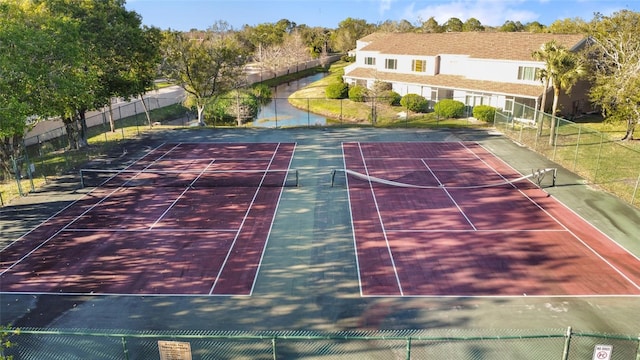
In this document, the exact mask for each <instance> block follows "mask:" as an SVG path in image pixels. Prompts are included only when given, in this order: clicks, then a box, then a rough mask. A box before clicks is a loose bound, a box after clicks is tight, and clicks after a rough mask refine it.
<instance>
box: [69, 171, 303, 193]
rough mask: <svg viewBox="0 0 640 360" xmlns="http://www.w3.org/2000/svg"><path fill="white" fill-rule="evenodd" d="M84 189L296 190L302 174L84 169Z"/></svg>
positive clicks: (81, 184) (82, 184)
mask: <svg viewBox="0 0 640 360" xmlns="http://www.w3.org/2000/svg"><path fill="white" fill-rule="evenodd" d="M80 186H81V187H83V188H84V187H116V188H117V187H181V188H187V187H191V188H209V187H260V186H262V187H296V186H298V170H297V169H285V170H219V171H193V170H105V169H81V170H80Z"/></svg>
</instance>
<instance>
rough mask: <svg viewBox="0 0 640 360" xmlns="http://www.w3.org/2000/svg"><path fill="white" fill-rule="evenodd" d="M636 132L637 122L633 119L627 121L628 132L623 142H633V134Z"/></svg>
mask: <svg viewBox="0 0 640 360" xmlns="http://www.w3.org/2000/svg"><path fill="white" fill-rule="evenodd" d="M635 130H636V121H635V120H634V119H632V118H629V119H627V132H626V133H625V134H624V136H623V137H622V139H621V140H624V141H626V140H633V132H634V131H635Z"/></svg>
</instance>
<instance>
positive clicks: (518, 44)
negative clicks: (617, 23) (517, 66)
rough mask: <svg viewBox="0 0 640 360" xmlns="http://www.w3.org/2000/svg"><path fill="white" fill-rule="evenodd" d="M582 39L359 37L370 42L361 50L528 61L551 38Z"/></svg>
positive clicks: (569, 42)
mask: <svg viewBox="0 0 640 360" xmlns="http://www.w3.org/2000/svg"><path fill="white" fill-rule="evenodd" d="M585 39H586V38H585V36H584V35H580V34H542V33H523V32H454V33H374V34H371V35H368V36H365V37H364V38H362V39H360V40H361V41H364V42H369V44H367V45H366V46H364V47H363V48H362V49H360V50H364V51H378V52H380V53H383V54H397V55H423V56H436V55H441V54H458V55H468V56H471V57H473V58H479V59H502V60H521V61H522V60H524V61H531V60H533V59H532V58H531V53H532V52H533V51H534V50H538V49H539V48H540V46H542V45H543V44H544V43H547V42H549V41H551V40H555V41H556V42H558V43H559V44H561V45H564V46H565V47H567V48H568V49H575V48H578V47H579V46H580V45H581V44H582V43H583V41H584V40H585Z"/></svg>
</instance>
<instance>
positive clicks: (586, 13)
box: [125, 0, 640, 31]
mask: <svg viewBox="0 0 640 360" xmlns="http://www.w3.org/2000/svg"><path fill="white" fill-rule="evenodd" d="M125 7H126V8H127V9H128V10H133V11H135V12H137V13H138V14H140V15H141V16H142V22H143V24H144V25H148V26H155V27H158V28H160V29H172V30H180V31H187V30H190V29H199V30H205V29H207V28H209V27H210V26H211V25H213V24H214V23H217V22H219V21H220V20H224V21H226V22H227V23H229V24H230V25H231V26H232V27H233V28H234V29H236V30H239V29H241V28H242V27H243V26H244V25H250V26H255V25H258V24H262V23H275V22H277V21H278V20H281V19H287V20H289V21H291V22H294V23H296V24H298V25H302V24H305V25H307V26H310V27H315V26H321V27H326V28H330V29H335V28H337V27H338V24H339V23H340V22H341V21H343V20H345V19H347V18H353V19H361V20H366V21H367V22H368V23H372V24H378V23H382V22H384V21H386V20H395V21H400V20H407V21H409V22H410V23H412V24H414V25H416V24H419V23H420V22H421V21H425V20H427V19H429V18H430V17H432V16H433V17H434V18H435V19H436V20H437V21H438V23H439V24H442V23H444V22H445V21H447V20H448V19H450V18H452V17H456V18H458V19H460V20H462V21H463V22H464V21H466V20H467V19H469V18H471V17H473V18H476V19H478V20H480V22H481V23H482V24H483V25H490V26H500V25H502V24H504V22H505V21H506V20H512V21H520V22H521V23H522V24H526V23H528V22H532V21H538V22H540V23H542V24H544V25H550V24H551V23H552V22H553V21H555V20H558V19H566V18H576V17H579V18H582V19H583V20H585V21H589V20H591V19H592V18H593V14H594V13H595V12H599V13H601V14H604V15H611V14H612V13H613V12H615V11H619V10H623V9H627V10H632V11H636V12H640V1H638V0H127V2H126V5H125Z"/></svg>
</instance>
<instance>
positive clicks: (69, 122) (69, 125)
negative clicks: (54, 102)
mask: <svg viewBox="0 0 640 360" xmlns="http://www.w3.org/2000/svg"><path fill="white" fill-rule="evenodd" d="M62 122H63V123H64V127H65V129H66V130H67V140H68V141H69V149H70V150H78V149H79V148H80V144H79V143H78V124H77V122H76V119H75V118H74V117H73V116H65V117H63V118H62Z"/></svg>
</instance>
